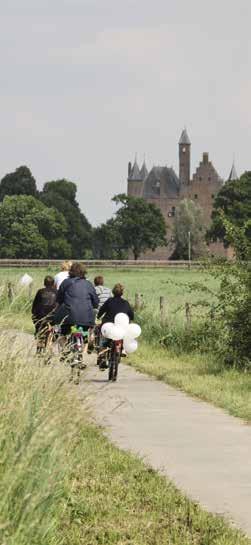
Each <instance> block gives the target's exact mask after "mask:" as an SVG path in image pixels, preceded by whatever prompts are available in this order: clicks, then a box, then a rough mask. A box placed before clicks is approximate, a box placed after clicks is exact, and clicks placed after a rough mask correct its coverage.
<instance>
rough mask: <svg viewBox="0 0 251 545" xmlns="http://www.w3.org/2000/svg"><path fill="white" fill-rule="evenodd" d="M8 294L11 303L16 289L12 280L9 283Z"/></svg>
mask: <svg viewBox="0 0 251 545" xmlns="http://www.w3.org/2000/svg"><path fill="white" fill-rule="evenodd" d="M7 294H8V300H9V303H10V304H11V303H12V301H13V298H14V290H13V286H12V283H11V282H8V284H7Z"/></svg>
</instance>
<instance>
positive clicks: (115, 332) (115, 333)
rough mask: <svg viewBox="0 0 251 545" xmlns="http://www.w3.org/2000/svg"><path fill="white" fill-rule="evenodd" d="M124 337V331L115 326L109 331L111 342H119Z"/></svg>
mask: <svg viewBox="0 0 251 545" xmlns="http://www.w3.org/2000/svg"><path fill="white" fill-rule="evenodd" d="M124 336H125V330H124V329H123V327H121V326H118V325H115V324H114V326H113V328H111V330H110V336H109V339H112V340H113V341H120V340H121V339H123V338H124Z"/></svg>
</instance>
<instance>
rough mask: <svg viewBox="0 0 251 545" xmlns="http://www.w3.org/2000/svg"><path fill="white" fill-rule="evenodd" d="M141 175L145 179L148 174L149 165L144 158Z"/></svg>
mask: <svg viewBox="0 0 251 545" xmlns="http://www.w3.org/2000/svg"><path fill="white" fill-rule="evenodd" d="M140 175H141V178H142V180H145V179H146V178H147V176H148V170H147V166H146V162H145V159H144V163H143V165H142V167H141V169H140Z"/></svg>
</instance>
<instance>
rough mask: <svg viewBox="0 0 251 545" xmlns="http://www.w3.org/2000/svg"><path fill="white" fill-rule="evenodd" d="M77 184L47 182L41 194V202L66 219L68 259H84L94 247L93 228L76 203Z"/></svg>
mask: <svg viewBox="0 0 251 545" xmlns="http://www.w3.org/2000/svg"><path fill="white" fill-rule="evenodd" d="M76 193H77V187H76V184H74V183H73V182H70V181H68V180H65V179H62V180H55V181H52V182H47V183H46V184H45V185H44V188H43V191H42V192H41V193H40V199H41V201H42V202H43V203H44V204H46V205H47V206H49V207H54V208H56V209H57V210H58V211H59V212H60V213H61V214H62V215H63V216H64V218H65V221H66V226H67V229H66V233H65V239H66V241H67V243H68V246H69V248H70V253H69V255H68V257H72V258H74V259H80V258H84V257H86V256H87V255H88V251H90V250H91V245H92V227H91V225H90V223H89V222H88V220H87V219H86V217H85V216H84V214H82V212H81V211H80V209H79V205H78V202H77V201H76Z"/></svg>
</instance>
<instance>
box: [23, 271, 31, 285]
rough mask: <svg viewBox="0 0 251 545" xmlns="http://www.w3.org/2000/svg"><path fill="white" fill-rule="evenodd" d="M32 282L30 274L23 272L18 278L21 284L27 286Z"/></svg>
mask: <svg viewBox="0 0 251 545" xmlns="http://www.w3.org/2000/svg"><path fill="white" fill-rule="evenodd" d="M32 282H33V278H32V276H30V275H29V274H27V273H25V274H24V275H23V276H22V278H20V284H21V286H29V285H30V284H31V283H32Z"/></svg>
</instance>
